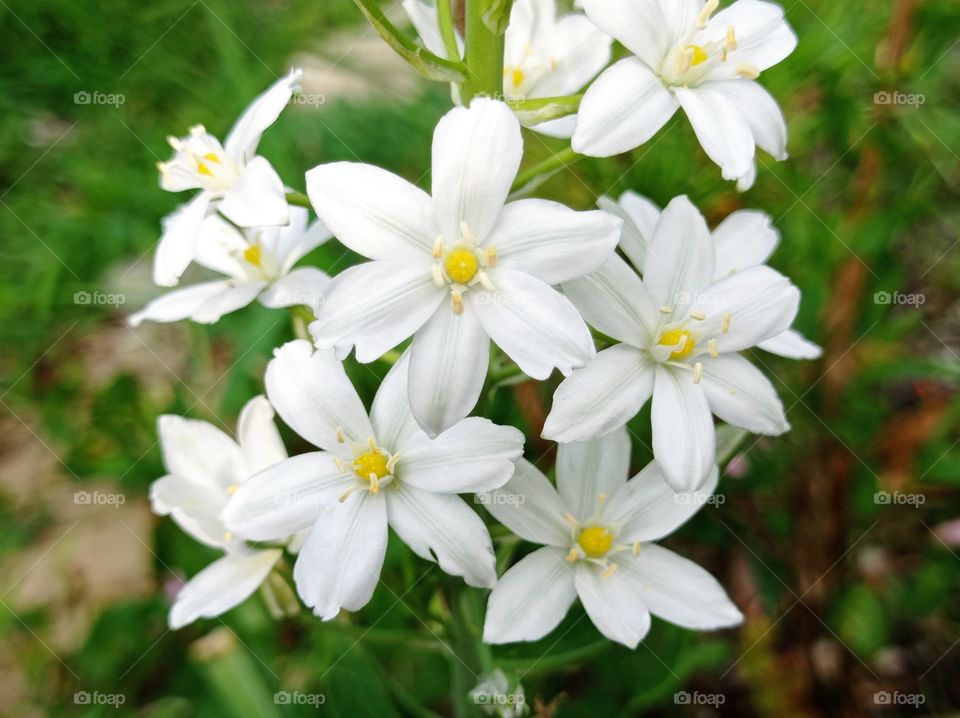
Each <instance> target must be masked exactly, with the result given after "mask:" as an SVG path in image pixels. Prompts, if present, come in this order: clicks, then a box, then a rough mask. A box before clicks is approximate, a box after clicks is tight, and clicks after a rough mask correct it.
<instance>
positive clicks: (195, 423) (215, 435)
mask: <svg viewBox="0 0 960 718" xmlns="http://www.w3.org/2000/svg"><path fill="white" fill-rule="evenodd" d="M157 434H158V436H159V439H160V449H161V451H162V453H163V463H164V466H166V467H167V471H169V472H170V473H171V474H175V475H176V476H182V477H183V478H185V479H189V480H191V481H193V482H195V483H197V484H201V485H203V486H210V487H215V488H221V489H224V490H226V489H227V488H228V487H229V486H232V485H233V484H235V483H237V482H238V481H242V480H243V479H245V478H246V474H245V472H246V464H245V462H244V459H243V453H242V452H241V450H240V446H239V445H238V444H237V443H236V442H235V441H234V440H233V439H231V438H230V437H229V436H227V435H226V434H224V433H223V432H222V431H220V429H218V428H217V427H215V426H213V425H212V424H209V423H207V422H206V421H199V420H197V419H185V418H184V417H182V416H174V415H173V414H164V415H163V416H161V417H159V418H158V419H157Z"/></svg>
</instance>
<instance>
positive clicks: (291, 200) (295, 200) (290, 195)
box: [287, 192, 313, 209]
mask: <svg viewBox="0 0 960 718" xmlns="http://www.w3.org/2000/svg"><path fill="white" fill-rule="evenodd" d="M287 204H292V205H294V206H296V207H306V208H307V209H313V205H312V204H310V198H309V197H307V195H305V194H301V193H300V192H287Z"/></svg>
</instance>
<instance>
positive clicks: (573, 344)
mask: <svg viewBox="0 0 960 718" xmlns="http://www.w3.org/2000/svg"><path fill="white" fill-rule="evenodd" d="M489 274H490V278H491V279H492V280H493V284H494V286H495V287H496V289H495V290H494V291H492V292H488V291H485V290H481V291H471V292H468V293H467V294H466V297H465V298H466V299H469V300H470V306H469V307H468V308H467V311H470V310H473V311H476V313H477V317H478V318H479V319H480V323H481V324H482V325H483V328H484V329H485V330H486V332H487V334H489V335H490V338H491V339H492V340H493V341H494V343H496V344H497V346H499V347H500V348H501V349H502V350H503V351H504V352H505V353H506V354H507V356H509V357H510V358H511V359H513V361H515V362H516V363H517V365H518V366H519V367H520V369H521V370H522V371H523V372H524V373H525V374H526V375H527V376H530V377H532V378H534V379H540V380H543V379H546V378H547V377H548V376H550V373H551V371H553V368H554V367H556V368H558V369H559V370H560V371H561V372H562V373H563V374H569V373H570V372H571V371H573V369H574V368H576V367H580V366H583V365H584V364H586V363H587V362H588V361H589V360H590V359H592V358H593V357H594V355H595V353H596V352H595V350H594V347H593V339H592V338H591V336H590V330H589V329H587V325H586V324H584V322H583V319H581V318H580V314H579V313H578V312H577V310H576V308H574V306H573V304H571V303H570V300H569V299H567V298H566V297H564V296H563V295H562V294H560V293H559V292H557V291H556V290H555V289H553V288H551V287H549V286H548V285H546V284H544V283H543V282H541V281H540V280H539V279H537V278H535V277H531V276H530V275H529V274H526V273H524V272H518V271H516V270H513V269H507V268H506V267H502V268H498V269H495V270H492V271H491V272H490V273H489Z"/></svg>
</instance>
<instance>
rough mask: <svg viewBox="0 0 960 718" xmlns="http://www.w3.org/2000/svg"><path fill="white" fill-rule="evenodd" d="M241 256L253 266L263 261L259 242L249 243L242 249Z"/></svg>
mask: <svg viewBox="0 0 960 718" xmlns="http://www.w3.org/2000/svg"><path fill="white" fill-rule="evenodd" d="M243 258H244V259H245V260H247V261H248V262H250V264H252V265H254V266H255V267H259V266H260V264H261V263H262V262H263V250H262V249H260V245H259V244H251V245H250V246H249V247H247V248H246V249H245V250H243Z"/></svg>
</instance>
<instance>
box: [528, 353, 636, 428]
mask: <svg viewBox="0 0 960 718" xmlns="http://www.w3.org/2000/svg"><path fill="white" fill-rule="evenodd" d="M652 392H653V362H652V361H651V360H650V357H649V355H647V354H646V353H645V352H642V351H641V350H639V349H635V348H633V347H631V346H627V345H626V344H617V345H616V346H612V347H610V348H609V349H604V350H603V351H601V352H600V353H599V354H597V358H596V359H594V360H593V361H592V362H590V363H589V364H587V365H586V366H585V367H583V368H582V369H577V370H576V371H575V372H573V374H571V375H570V376H568V377H567V378H566V379H564V380H563V382H561V384H560V386H559V387H557V390H556V392H554V394H553V407H552V408H551V409H550V414H549V415H548V416H547V420H546V422H545V423H544V426H543V436H544V437H545V438H548V439H552V440H553V441H561V442H564V441H586V440H587V439H592V438H594V437H596V436H603V435H604V434H608V433H610V432H611V431H613V430H614V429H616V428H617V427H620V426H623V425H624V424H626V423H627V422H628V421H630V419H632V418H633V417H634V416H636V415H637V413H638V412H639V411H640V409H641V408H643V405H644V404H646V403H647V400H648V399H649V398H650V395H651V394H652Z"/></svg>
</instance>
